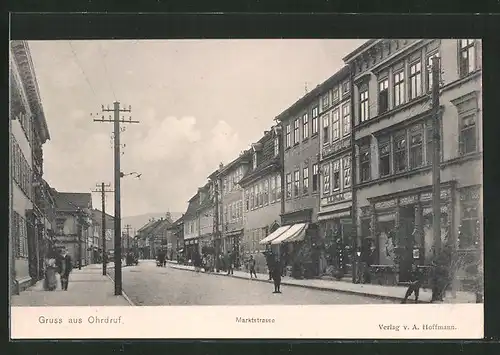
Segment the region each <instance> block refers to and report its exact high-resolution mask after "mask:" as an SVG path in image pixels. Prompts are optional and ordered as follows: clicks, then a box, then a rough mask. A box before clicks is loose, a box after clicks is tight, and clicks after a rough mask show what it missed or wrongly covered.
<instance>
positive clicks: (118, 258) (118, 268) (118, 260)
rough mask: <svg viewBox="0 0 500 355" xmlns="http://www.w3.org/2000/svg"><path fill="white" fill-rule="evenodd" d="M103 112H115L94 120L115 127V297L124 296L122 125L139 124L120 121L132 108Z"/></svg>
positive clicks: (118, 106) (117, 104)
mask: <svg viewBox="0 0 500 355" xmlns="http://www.w3.org/2000/svg"><path fill="white" fill-rule="evenodd" d="M102 112H113V119H111V116H110V117H109V119H105V118H104V115H102V117H101V118H100V119H94V122H111V123H113V127H114V130H113V131H114V133H113V136H114V165H115V219H114V222H115V243H114V244H115V295H117V296H118V295H121V294H122V234H121V233H122V231H121V204H120V203H121V201H120V179H121V177H122V173H121V171H120V147H121V146H120V123H139V121H132V118H131V117H130V119H129V120H128V121H127V120H125V119H124V118H123V117H122V118H121V119H120V113H121V112H132V109H131V107H130V106H129V108H128V109H120V103H119V102H118V101H116V102H114V107H113V108H112V109H109V108H107V109H105V108H104V105H103V106H102Z"/></svg>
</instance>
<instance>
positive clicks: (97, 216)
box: [92, 208, 115, 229]
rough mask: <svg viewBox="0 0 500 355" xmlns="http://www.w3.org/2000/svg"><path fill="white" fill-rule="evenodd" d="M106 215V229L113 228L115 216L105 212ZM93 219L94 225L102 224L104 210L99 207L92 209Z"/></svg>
mask: <svg viewBox="0 0 500 355" xmlns="http://www.w3.org/2000/svg"><path fill="white" fill-rule="evenodd" d="M104 215H105V216H106V229H113V228H114V227H115V224H114V223H115V217H113V216H111V215H109V214H107V213H104ZM92 219H93V221H94V225H99V226H101V224H102V211H100V210H98V209H97V208H94V209H92Z"/></svg>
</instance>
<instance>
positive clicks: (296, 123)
mask: <svg viewBox="0 0 500 355" xmlns="http://www.w3.org/2000/svg"><path fill="white" fill-rule="evenodd" d="M299 128H300V120H299V119H298V118H297V119H296V120H295V121H294V122H293V144H299V142H300V133H299Z"/></svg>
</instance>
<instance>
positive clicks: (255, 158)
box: [253, 152, 257, 170]
mask: <svg viewBox="0 0 500 355" xmlns="http://www.w3.org/2000/svg"><path fill="white" fill-rule="evenodd" d="M253 169H254V170H255V169H257V152H253Z"/></svg>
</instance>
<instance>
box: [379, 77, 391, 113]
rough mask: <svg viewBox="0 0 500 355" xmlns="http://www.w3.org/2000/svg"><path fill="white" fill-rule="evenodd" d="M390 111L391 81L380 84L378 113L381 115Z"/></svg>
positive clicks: (383, 81) (387, 80)
mask: <svg viewBox="0 0 500 355" xmlns="http://www.w3.org/2000/svg"><path fill="white" fill-rule="evenodd" d="M388 109H389V79H384V80H382V81H381V82H379V83H378V113H379V115H380V114H382V113H384V112H386V111H387V110H388Z"/></svg>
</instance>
